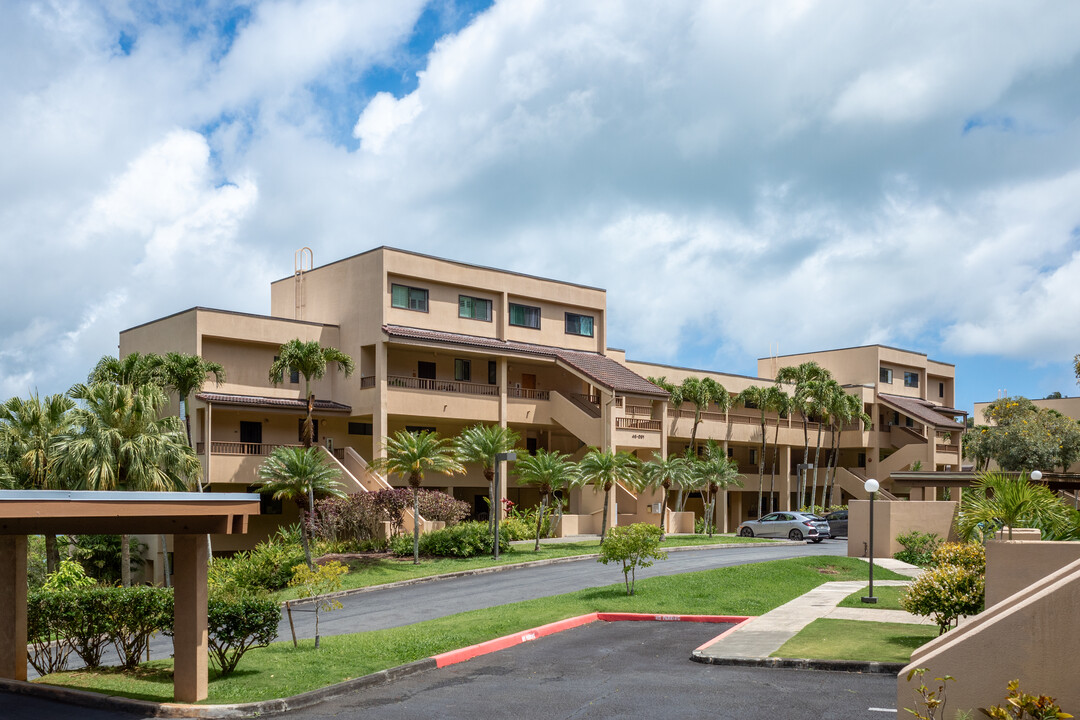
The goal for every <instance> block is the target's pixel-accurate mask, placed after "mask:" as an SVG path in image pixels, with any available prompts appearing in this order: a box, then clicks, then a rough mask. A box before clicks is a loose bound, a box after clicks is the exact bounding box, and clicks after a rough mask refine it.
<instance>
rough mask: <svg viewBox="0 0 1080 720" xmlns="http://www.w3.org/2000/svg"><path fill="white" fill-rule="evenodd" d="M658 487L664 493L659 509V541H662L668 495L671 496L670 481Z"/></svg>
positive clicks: (665, 529)
mask: <svg viewBox="0 0 1080 720" xmlns="http://www.w3.org/2000/svg"><path fill="white" fill-rule="evenodd" d="M660 487H661V488H662V489H663V491H664V500H663V504H662V506H661V507H660V539H661V540H663V539H664V533H666V532H667V501H668V495H670V494H671V481H670V480H665V481H664V482H662V483H660Z"/></svg>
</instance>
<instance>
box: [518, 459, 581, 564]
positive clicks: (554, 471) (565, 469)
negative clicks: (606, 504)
mask: <svg viewBox="0 0 1080 720" xmlns="http://www.w3.org/2000/svg"><path fill="white" fill-rule="evenodd" d="M514 470H516V471H517V474H518V481H519V482H523V483H525V484H526V485H535V486H536V488H537V489H538V490H539V491H540V496H541V500H540V513H539V515H537V518H536V545H535V546H534V547H533V551H534V552H535V551H537V550H539V549H540V528H541V526H542V524H543V520H544V513H545V512H546V511H547V506H548V499H549V498H550V497H551V495H552V493H555V492H557V491H559V490H563V491H565V490H569V489H570V488H572V487H574V485H576V484H577V483H578V471H577V467H576V466H575V465H574V463H573V462H572V461H571V460H570V456H569V455H564V454H562V453H557V452H549V451H547V450H537V451H536V454H535V455H525V456H524V457H523V458H522V459H521V460H518V461H517V463H515V465H514Z"/></svg>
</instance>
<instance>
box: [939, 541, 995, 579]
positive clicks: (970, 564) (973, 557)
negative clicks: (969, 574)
mask: <svg viewBox="0 0 1080 720" xmlns="http://www.w3.org/2000/svg"><path fill="white" fill-rule="evenodd" d="M930 565H932V566H934V567H940V566H942V565H959V566H960V567H963V568H967V569H968V570H971V571H973V572H977V573H979V574H983V573H985V572H986V548H985V547H984V546H982V545H980V544H979V543H945V544H944V545H940V546H939V547H938V548H937V549H936V550H934V552H933V555H932V556H931V558H930Z"/></svg>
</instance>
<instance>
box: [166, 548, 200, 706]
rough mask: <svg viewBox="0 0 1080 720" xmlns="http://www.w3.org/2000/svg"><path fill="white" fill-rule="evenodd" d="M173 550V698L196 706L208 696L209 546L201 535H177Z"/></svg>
mask: <svg viewBox="0 0 1080 720" xmlns="http://www.w3.org/2000/svg"><path fill="white" fill-rule="evenodd" d="M173 547H174V548H175V554H174V561H173V562H174V564H175V569H174V575H175V578H174V580H175V583H174V586H175V590H174V593H175V596H174V597H175V611H174V612H175V618H176V619H175V623H174V624H175V634H174V635H173V655H174V660H173V697H174V698H175V699H176V701H177V702H182V703H194V702H198V701H200V700H205V699H206V694H207V689H206V683H207V674H206V671H207V633H206V600H207V593H206V564H207V555H206V543H205V542H204V541H203V536H201V535H175V536H174V537H173Z"/></svg>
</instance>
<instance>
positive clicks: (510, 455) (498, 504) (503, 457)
mask: <svg viewBox="0 0 1080 720" xmlns="http://www.w3.org/2000/svg"><path fill="white" fill-rule="evenodd" d="M513 460H517V453H515V452H504V453H496V455H495V502H494V503H493V504H494V505H495V507H493V508H492V512H494V513H495V539H494V542H493V543H492V544H493V545H494V546H495V559H496V560H498V559H499V518H500V516H501V515H502V480H500V479H499V468H500V467H502V464H503V463H504V462H510V461H513Z"/></svg>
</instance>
